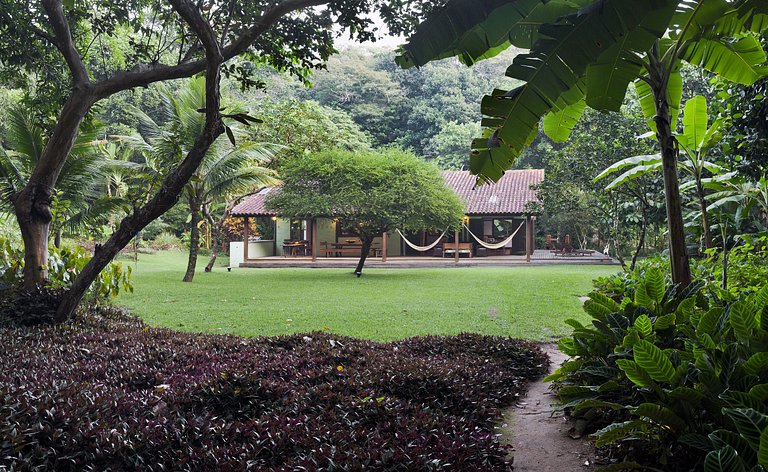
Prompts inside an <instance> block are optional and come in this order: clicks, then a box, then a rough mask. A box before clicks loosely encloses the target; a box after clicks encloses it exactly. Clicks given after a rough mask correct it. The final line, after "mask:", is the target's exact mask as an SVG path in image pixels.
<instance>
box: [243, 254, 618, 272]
mask: <svg viewBox="0 0 768 472" xmlns="http://www.w3.org/2000/svg"><path fill="white" fill-rule="evenodd" d="M357 261H358V258H357V257H318V258H317V260H316V261H315V262H312V258H311V257H282V256H274V257H261V258H259V259H251V260H249V261H247V262H244V263H242V264H240V267H249V268H276V267H308V268H354V267H355V265H356V264H357ZM549 264H605V265H617V264H618V262H617V261H616V260H614V259H612V258H610V257H608V256H605V255H603V254H602V253H599V252H595V253H594V254H592V255H589V256H555V255H554V254H552V252H550V251H547V250H537V251H534V253H533V255H532V256H531V262H526V261H525V256H489V257H472V258H468V257H461V258H460V259H459V263H458V264H457V263H456V262H455V260H454V258H453V257H427V256H425V257H388V258H387V262H381V259H380V258H374V257H369V258H368V259H367V260H366V261H365V267H366V268H367V269H370V268H375V267H383V268H390V269H410V268H419V267H421V268H432V267H494V266H496V267H499V266H502V267H503V266H520V265H549Z"/></svg>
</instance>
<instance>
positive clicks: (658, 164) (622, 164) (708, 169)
mask: <svg viewBox="0 0 768 472" xmlns="http://www.w3.org/2000/svg"><path fill="white" fill-rule="evenodd" d="M709 118H710V117H709V113H708V111H707V100H706V99H705V98H704V97H702V96H701V95H697V96H695V97H693V98H691V99H690V100H688V101H687V102H686V104H685V109H684V110H683V132H682V133H679V134H676V139H677V142H678V145H679V147H680V149H681V150H682V151H683V153H684V156H683V158H682V159H681V160H679V161H678V165H679V167H680V169H682V171H683V172H684V173H685V174H687V175H688V177H690V180H688V181H687V182H684V183H683V184H682V185H680V191H681V192H685V191H687V190H695V192H696V200H697V201H698V204H699V211H700V213H698V214H697V215H698V216H700V218H701V227H702V233H703V237H704V246H705V247H706V248H707V249H709V248H711V247H712V232H711V229H710V221H709V215H708V213H707V206H708V205H709V204H708V202H707V192H706V186H707V184H709V183H712V182H715V181H723V180H727V179H730V178H731V177H733V174H732V173H728V172H727V169H725V168H724V167H722V166H720V165H719V164H717V163H715V162H712V161H710V160H709V159H708V157H709V154H710V152H711V151H712V150H713V149H714V148H715V147H716V146H717V145H718V144H719V143H720V141H722V139H723V135H722V133H721V129H722V127H723V120H722V119H721V118H720V117H718V118H716V119H715V120H714V121H713V122H712V124H711V125H710V124H709ZM652 135H653V132H651V133H650V134H646V135H643V136H642V137H648V136H652ZM661 169H662V158H661V154H652V155H643V156H632V157H628V158H626V159H622V160H620V161H619V162H616V163H615V164H613V165H611V166H609V167H607V168H606V169H605V170H603V171H602V172H601V173H600V174H598V175H597V177H595V179H594V180H595V181H598V180H601V179H603V178H606V177H608V176H609V175H612V174H614V173H616V172H618V171H621V170H623V171H624V172H623V173H622V174H621V175H619V176H618V177H616V178H614V180H612V181H611V183H609V184H608V185H607V186H606V187H605V189H606V190H612V189H614V188H616V187H619V186H621V185H624V184H626V183H627V182H630V181H632V180H634V179H636V178H638V177H642V176H644V175H648V174H650V173H655V172H659V171H660V170H661ZM708 174H711V177H708V176H707V175H708Z"/></svg>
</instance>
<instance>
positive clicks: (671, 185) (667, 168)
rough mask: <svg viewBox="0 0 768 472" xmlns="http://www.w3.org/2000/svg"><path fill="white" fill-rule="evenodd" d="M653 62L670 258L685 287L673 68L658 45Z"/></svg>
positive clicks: (677, 281)
mask: <svg viewBox="0 0 768 472" xmlns="http://www.w3.org/2000/svg"><path fill="white" fill-rule="evenodd" d="M649 56H650V58H651V61H652V65H651V67H650V68H649V72H650V78H651V89H652V90H653V96H654V101H655V103H656V116H655V117H654V121H655V122H656V138H657V139H658V142H659V147H660V149H661V167H662V172H663V174H664V196H665V200H666V207H667V232H668V234H669V260H670V265H671V266H672V282H673V283H675V284H677V285H678V286H679V290H683V289H685V288H686V287H688V285H690V284H691V267H690V265H689V262H688V249H687V247H686V244H685V227H684V226H683V208H682V203H681V200H680V187H679V185H678V180H677V156H678V147H677V140H675V137H674V136H673V135H672V125H673V124H672V123H671V119H672V118H671V116H670V112H669V100H668V97H667V89H668V84H669V75H670V72H669V69H668V67H667V65H666V64H663V63H661V62H660V61H659V60H658V48H657V47H656V48H654V51H653V52H652V54H650V55H649Z"/></svg>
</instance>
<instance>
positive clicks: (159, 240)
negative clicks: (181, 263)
mask: <svg viewBox="0 0 768 472" xmlns="http://www.w3.org/2000/svg"><path fill="white" fill-rule="evenodd" d="M150 247H151V248H153V249H157V250H168V249H180V248H181V239H179V237H178V236H176V235H175V234H173V233H172V232H170V231H163V232H161V233H160V234H158V235H157V237H156V238H155V239H154V240H153V241H152V243H151V244H150Z"/></svg>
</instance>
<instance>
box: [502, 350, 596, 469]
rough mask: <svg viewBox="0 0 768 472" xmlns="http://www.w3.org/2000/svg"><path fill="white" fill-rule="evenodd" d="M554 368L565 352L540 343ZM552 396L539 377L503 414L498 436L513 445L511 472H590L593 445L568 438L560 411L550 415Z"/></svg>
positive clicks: (552, 368)
mask: <svg viewBox="0 0 768 472" xmlns="http://www.w3.org/2000/svg"><path fill="white" fill-rule="evenodd" d="M542 349H544V350H545V352H546V353H547V354H549V357H550V359H551V360H552V367H551V371H554V370H555V369H556V368H557V367H558V366H559V365H560V364H561V363H562V362H563V361H564V360H566V359H567V357H566V356H565V355H563V354H562V353H560V352H559V351H558V350H557V346H555V345H554V344H546V345H542ZM553 403H555V396H554V395H552V393H551V392H550V391H549V384H548V383H546V382H543V381H542V380H539V381H538V382H534V383H532V384H531V385H530V388H529V389H528V393H527V394H526V395H525V397H523V398H522V399H521V400H520V402H519V403H518V404H517V405H516V406H514V407H512V408H510V409H509V410H507V411H506V412H505V414H504V421H503V424H504V425H505V426H504V427H503V428H502V439H504V440H506V441H505V442H508V443H510V444H512V446H513V447H514V449H513V451H512V454H513V455H514V457H515V462H514V465H515V472H529V471H530V472H534V471H535V472H550V471H551V472H571V471H584V472H588V471H593V470H595V467H594V465H593V464H594V457H595V454H594V448H593V447H592V443H591V441H589V439H588V438H582V439H571V438H570V437H569V436H568V430H569V429H570V427H571V426H570V425H569V424H568V423H567V422H566V421H565V419H564V418H563V416H562V414H557V415H555V416H551V411H552V410H551V405H552V404H553Z"/></svg>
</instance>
